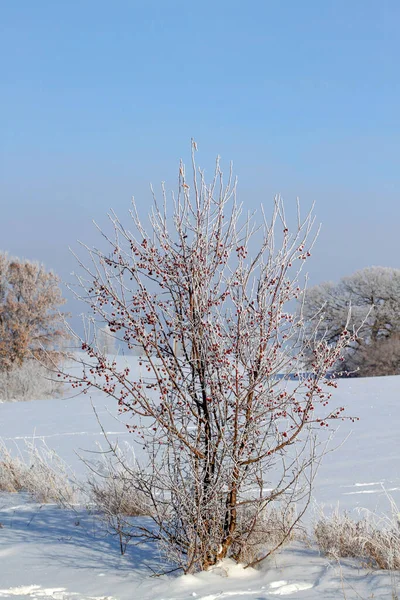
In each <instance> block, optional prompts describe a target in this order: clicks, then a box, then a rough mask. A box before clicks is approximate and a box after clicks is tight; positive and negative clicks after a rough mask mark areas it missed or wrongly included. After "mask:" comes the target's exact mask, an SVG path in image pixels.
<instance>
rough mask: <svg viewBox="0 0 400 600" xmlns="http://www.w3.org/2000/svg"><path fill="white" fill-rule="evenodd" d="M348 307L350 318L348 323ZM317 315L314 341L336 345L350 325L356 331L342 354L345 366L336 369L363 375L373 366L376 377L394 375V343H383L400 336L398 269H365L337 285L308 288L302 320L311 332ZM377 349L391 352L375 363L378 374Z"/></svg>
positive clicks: (399, 277) (324, 284)
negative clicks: (351, 341) (317, 314)
mask: <svg viewBox="0 0 400 600" xmlns="http://www.w3.org/2000/svg"><path fill="white" fill-rule="evenodd" d="M350 307H351V317H350V322H349V323H347V318H348V314H349V308H350ZM318 311H319V313H320V315H321V322H320V327H319V330H318V332H317V336H316V339H317V340H318V339H322V337H323V338H324V339H325V340H326V341H328V342H329V343H335V342H336V341H337V340H338V339H339V338H340V336H341V335H342V332H343V331H344V330H345V329H346V327H348V326H349V324H350V327H353V328H356V329H357V330H358V335H357V337H356V339H355V340H354V343H352V344H350V345H349V347H348V349H347V351H346V353H345V362H344V364H340V365H336V366H337V368H340V369H341V370H345V371H348V372H354V373H357V374H358V375H362V374H363V373H365V372H367V371H368V364H369V363H371V365H372V362H375V366H376V368H374V373H375V374H388V373H389V372H392V373H395V372H397V371H396V370H395V371H391V368H390V363H391V362H392V358H393V352H392V350H393V349H394V348H395V346H396V342H393V344H390V343H389V342H388V343H387V344H384V342H385V340H389V339H390V338H391V337H392V336H397V335H398V334H399V333H400V269H392V268H388V267H368V268H366V269H362V270H361V271H357V272H356V273H354V274H353V275H351V276H349V277H344V278H343V279H341V280H340V281H339V283H338V284H334V283H323V284H321V285H317V286H314V287H312V288H310V289H309V290H307V293H306V296H305V301H304V317H305V319H306V321H307V320H309V321H310V326H311V328H313V327H314V323H315V320H314V318H315V314H316V313H317V312H318ZM379 348H381V349H382V350H383V349H384V348H386V350H389V348H391V353H390V358H389V355H386V354H383V355H382V356H381V357H380V359H379V361H378V362H379V364H380V366H381V367H380V368H381V369H382V370H381V371H380V370H379V369H378V370H377V367H378V363H376V360H375V359H376V358H377V352H378V353H379V350H378V349H379ZM372 355H374V356H375V359H374V358H373V357H372ZM385 356H387V358H388V360H387V363H386V365H385ZM369 357H370V358H369ZM370 359H371V360H370ZM392 366H393V365H392ZM371 374H372V373H371Z"/></svg>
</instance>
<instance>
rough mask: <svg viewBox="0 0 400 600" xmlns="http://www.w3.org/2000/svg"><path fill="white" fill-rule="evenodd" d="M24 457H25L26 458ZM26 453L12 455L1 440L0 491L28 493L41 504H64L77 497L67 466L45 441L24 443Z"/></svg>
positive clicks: (69, 503) (75, 487) (68, 504)
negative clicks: (38, 443)
mask: <svg viewBox="0 0 400 600" xmlns="http://www.w3.org/2000/svg"><path fill="white" fill-rule="evenodd" d="M25 456H26V458H25ZM25 456H24V455H22V453H19V455H18V456H15V455H13V454H12V453H11V452H10V451H9V450H8V448H7V447H6V445H5V444H4V442H1V441H0V491H3V492H28V493H29V494H30V495H31V496H32V498H33V499H34V500H35V501H36V502H39V503H41V504H48V503H55V504H57V505H58V506H62V507H67V506H70V505H71V504H74V503H75V502H76V500H77V497H78V487H77V485H76V484H75V483H74V482H73V480H74V477H73V476H72V474H70V473H69V468H68V466H67V465H66V464H65V463H64V461H63V460H62V459H61V458H60V457H59V456H58V455H57V454H56V453H55V452H54V451H53V450H50V449H49V448H48V447H47V446H46V444H45V443H44V442H42V443H41V444H40V446H38V445H37V444H35V443H33V442H28V441H26V442H25Z"/></svg>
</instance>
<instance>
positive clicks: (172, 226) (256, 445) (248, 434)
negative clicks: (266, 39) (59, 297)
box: [70, 144, 352, 572]
mask: <svg viewBox="0 0 400 600" xmlns="http://www.w3.org/2000/svg"><path fill="white" fill-rule="evenodd" d="M195 150H196V147H195V144H193V150H192V161H193V165H192V166H193V169H192V179H191V181H189V180H188V178H187V176H186V171H185V167H184V165H183V164H182V163H181V165H180V168H179V192H178V195H177V197H173V199H172V206H173V211H172V214H171V215H170V216H169V215H168V212H167V208H168V205H169V202H168V201H167V198H166V195H165V192H164V190H163V203H162V205H159V204H158V202H157V200H156V198H155V197H154V205H153V210H152V213H151V216H150V232H147V231H146V229H145V227H144V226H143V224H142V222H141V220H140V218H139V215H138V213H137V210H136V205H135V204H133V209H132V211H131V216H132V221H133V227H134V230H135V232H134V233H131V232H130V231H129V230H128V229H126V228H125V227H124V225H123V224H122V223H121V222H120V221H119V220H118V218H117V217H116V216H115V215H114V214H111V216H110V220H111V223H112V225H113V229H114V235H113V236H112V237H110V236H107V235H106V234H103V235H104V236H105V238H106V240H107V242H108V244H109V247H110V253H109V254H107V253H104V252H102V251H100V250H96V249H90V248H88V247H86V249H87V251H88V252H89V253H90V257H91V259H92V260H91V263H90V265H89V266H86V267H84V265H83V264H82V263H81V264H82V267H83V268H84V269H85V272H86V275H85V276H82V278H81V279H80V284H81V286H82V290H83V291H82V299H83V300H84V301H86V302H87V303H88V304H89V306H90V309H91V311H92V313H93V317H92V320H93V322H94V321H95V320H97V319H99V320H101V321H103V322H104V321H105V322H107V323H108V324H109V327H110V331H111V332H113V333H115V335H117V336H118V338H119V339H120V340H122V341H123V342H124V343H125V344H126V345H127V346H128V348H130V349H134V348H138V347H139V348H140V349H141V351H142V354H143V358H142V359H139V362H138V365H139V366H138V370H137V371H135V372H131V371H130V369H129V368H128V367H127V366H120V367H118V364H117V362H116V361H113V360H110V359H109V357H107V356H105V355H104V353H102V352H101V348H98V347H96V345H95V344H94V343H93V340H92V339H90V338H88V339H85V340H82V348H83V350H85V351H86V352H87V355H88V359H87V360H86V361H85V363H84V364H83V369H84V374H83V377H82V378H81V379H79V378H76V377H75V378H74V377H70V380H71V381H72V382H73V385H75V386H82V385H83V386H84V387H85V391H88V390H90V389H91V388H97V389H100V390H103V391H104V392H105V393H106V394H108V395H110V396H113V397H114V398H115V399H116V401H117V402H118V405H119V410H120V411H121V413H127V414H128V415H131V417H132V420H131V422H130V423H129V425H127V426H128V428H129V430H130V431H131V432H132V438H133V439H134V440H135V441H136V442H137V443H138V444H140V445H141V446H142V448H143V449H144V450H145V452H146V455H147V456H148V463H147V464H143V463H142V464H140V466H139V465H138V468H137V470H136V471H135V472H133V471H132V485H134V486H137V488H138V489H140V491H141V493H143V494H145V496H146V497H147V501H148V504H149V507H150V513H151V518H152V520H153V526H151V527H148V528H146V527H144V526H140V527H138V528H137V530H136V535H137V536H139V537H142V538H145V539H156V540H158V541H159V542H160V543H161V545H162V546H164V548H166V549H167V552H168V555H169V557H170V558H172V559H173V561H174V563H175V564H177V565H178V566H179V567H181V568H182V569H184V571H185V572H193V571H195V570H197V569H207V568H208V567H209V566H210V565H213V564H215V563H216V562H217V561H219V560H221V559H223V558H224V557H227V556H230V557H233V558H234V559H235V560H238V561H239V560H241V559H242V558H243V557H244V556H247V554H248V553H247V551H248V542H249V540H250V539H251V536H252V533H253V532H254V531H257V539H258V541H259V539H260V529H259V527H260V523H262V522H263V521H264V522H268V518H263V516H264V515H265V511H269V510H270V509H272V508H273V507H274V506H276V507H278V506H280V507H281V508H282V506H283V507H285V506H287V505H288V504H291V503H292V504H293V503H295V502H301V501H303V504H304V503H306V501H307V498H308V494H309V493H310V485H311V483H312V480H313V477H314V474H315V465H316V463H315V461H316V460H317V456H318V451H319V450H318V448H317V445H316V430H319V431H321V430H322V428H325V427H328V424H329V421H330V420H335V419H338V418H342V417H343V410H344V408H343V407H339V408H329V407H328V406H329V405H328V403H329V400H330V397H331V393H330V387H328V386H331V387H334V386H335V385H336V384H335V382H334V381H328V382H327V383H326V386H327V387H325V386H324V385H323V382H324V375H325V373H326V372H327V370H328V369H329V368H330V367H332V365H333V364H335V362H336V361H337V360H338V358H339V356H340V353H341V351H342V349H343V347H344V346H345V345H346V344H347V343H348V341H349V340H351V339H352V336H351V335H350V333H349V332H348V331H346V332H345V333H344V334H343V335H342V336H340V338H339V340H338V342H337V343H336V345H333V346H332V345H329V344H328V343H327V342H326V340H321V341H319V342H318V344H317V345H315V347H313V351H314V361H313V367H312V374H310V375H309V376H307V377H305V378H302V377H300V378H299V380H298V381H297V382H295V383H292V382H291V383H290V384H288V382H287V381H278V374H280V373H282V372H286V373H297V372H298V370H299V369H300V368H301V365H302V361H303V358H304V349H305V348H306V347H307V346H308V345H309V344H311V341H310V338H309V337H307V336H306V332H305V329H304V326H303V316H302V314H301V312H300V313H299V314H297V315H293V314H291V313H290V312H289V309H288V306H290V302H291V301H293V299H297V298H300V296H301V286H300V283H299V281H300V279H299V278H300V271H301V268H302V266H303V265H304V263H305V261H306V260H307V258H308V257H309V256H310V254H311V247H312V245H313V241H314V238H313V237H310V236H311V231H312V229H313V223H314V218H313V216H312V214H311V213H309V214H307V215H306V217H305V218H304V219H301V217H300V212H298V221H297V225H296V227H295V229H294V232H293V233H290V232H289V226H288V224H287V221H286V218H285V213H284V208H283V203H282V201H281V199H280V198H279V197H277V198H276V199H275V202H274V208H273V214H272V218H271V220H270V221H268V220H267V218H266V216H265V215H264V212H263V211H262V212H261V217H258V220H256V219H255V217H254V216H249V217H247V218H246V217H244V218H243V217H242V211H241V207H240V206H238V205H237V203H236V198H235V191H236V183H235V181H234V180H233V178H232V173H230V174H229V177H228V180H227V182H225V181H224V180H223V176H222V172H221V170H220V165H219V161H218V160H217V163H216V168H215V173H214V176H213V179H212V181H211V183H210V184H207V183H206V180H205V177H204V173H203V172H202V171H200V170H198V169H197V167H196V164H195V158H194V154H195ZM257 244H258V245H257ZM250 249H252V250H250ZM177 348H179V351H177ZM304 483H305V484H306V487H304V485H303V484H304ZM302 506H303V505H302ZM303 510H304V508H302V509H301V510H300V512H299V513H298V515H297V517H296V519H298V518H300V516H301V514H302V511H303ZM293 526H294V522H293V523H292V524H291V527H290V528H289V529H290V530H291V528H292V527H293ZM268 531H269V530H268V528H267V529H266V530H265V535H266V536H267V535H268ZM289 535H290V531H287V532H286V533H285V536H286V537H287V536H289ZM285 536H283V538H282V539H281V540H280V542H279V544H281V543H283V541H284V538H285ZM265 542H266V545H268V539H266V540H265ZM279 544H278V545H279ZM269 552H270V550H268V552H266V553H264V555H260V554H258V555H257V557H255V558H254V560H252V562H251V564H255V563H256V562H259V561H260V560H262V558H265V556H266V555H267V554H268V553H269Z"/></svg>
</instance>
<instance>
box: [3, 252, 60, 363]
mask: <svg viewBox="0 0 400 600" xmlns="http://www.w3.org/2000/svg"><path fill="white" fill-rule="evenodd" d="M59 283H60V280H59V278H58V277H57V275H55V274H54V273H53V272H51V271H46V270H45V269H44V267H43V265H40V264H39V263H33V262H30V261H27V260H20V259H18V258H13V259H11V258H9V257H8V256H7V254H6V253H4V252H3V253H0V370H10V369H12V368H14V367H18V366H21V365H22V363H23V362H24V361H25V360H26V359H28V358H33V357H36V358H41V359H43V360H44V359H46V358H47V359H49V358H51V359H52V360H53V359H56V357H57V352H58V350H59V348H60V344H61V343H62V340H63V339H65V337H66V335H67V332H66V329H65V327H64V315H62V314H61V313H60V312H59V310H58V307H59V306H61V305H62V304H64V303H65V300H64V298H63V297H62V295H61V290H60V287H59Z"/></svg>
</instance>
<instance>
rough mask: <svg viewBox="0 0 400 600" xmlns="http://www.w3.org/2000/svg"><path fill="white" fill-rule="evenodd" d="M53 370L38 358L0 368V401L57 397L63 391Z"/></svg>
mask: <svg viewBox="0 0 400 600" xmlns="http://www.w3.org/2000/svg"><path fill="white" fill-rule="evenodd" d="M55 377H56V376H55V373H54V371H53V370H50V369H47V368H46V367H45V366H43V365H42V364H41V363H39V362H38V361H37V360H26V361H25V362H24V363H23V364H22V365H21V366H20V367H16V368H14V369H12V370H4V371H1V370H0V402H14V401H21V400H23V401H26V400H40V399H45V398H57V397H60V396H61V395H62V393H63V389H64V387H65V386H63V384H62V383H60V381H56V380H55Z"/></svg>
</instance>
